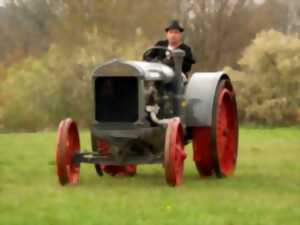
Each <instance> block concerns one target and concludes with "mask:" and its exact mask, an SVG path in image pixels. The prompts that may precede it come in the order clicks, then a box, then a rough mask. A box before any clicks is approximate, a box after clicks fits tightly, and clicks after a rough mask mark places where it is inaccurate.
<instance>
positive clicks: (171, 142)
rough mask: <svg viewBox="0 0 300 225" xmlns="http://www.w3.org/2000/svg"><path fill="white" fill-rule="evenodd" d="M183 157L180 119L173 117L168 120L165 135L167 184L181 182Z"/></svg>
mask: <svg viewBox="0 0 300 225" xmlns="http://www.w3.org/2000/svg"><path fill="white" fill-rule="evenodd" d="M185 158H186V155H185V153H184V141H183V129H182V126H181V123H180V119H179V118H175V119H173V120H171V121H170V122H169V124H168V127H167V130H166V137H165V154H164V167H165V174H166V181H167V183H168V184H169V185H171V186H177V185H179V184H181V182H182V176H183V169H184V159H185Z"/></svg>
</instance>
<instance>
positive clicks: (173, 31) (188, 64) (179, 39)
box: [144, 20, 195, 78]
mask: <svg viewBox="0 0 300 225" xmlns="http://www.w3.org/2000/svg"><path fill="white" fill-rule="evenodd" d="M165 32H166V40H162V41H158V42H157V43H156V44H155V46H156V47H166V48H168V49H169V50H171V51H173V50H175V49H181V50H183V51H184V52H185V57H184V59H183V64H182V72H183V73H184V75H185V77H186V78H188V73H189V72H190V71H191V69H192V65H193V64H195V60H194V57H193V53H192V50H191V48H190V47H189V46H188V45H186V44H185V43H183V32H184V28H183V27H182V26H181V25H180V23H179V22H178V21H177V20H172V21H171V22H170V23H169V24H168V25H167V27H166V28H165ZM144 60H146V61H154V60H158V61H161V62H163V63H165V64H167V65H169V66H173V64H174V62H173V60H172V59H171V56H170V52H168V51H166V50H164V49H153V50H152V51H151V52H149V54H147V55H146V56H145V57H144Z"/></svg>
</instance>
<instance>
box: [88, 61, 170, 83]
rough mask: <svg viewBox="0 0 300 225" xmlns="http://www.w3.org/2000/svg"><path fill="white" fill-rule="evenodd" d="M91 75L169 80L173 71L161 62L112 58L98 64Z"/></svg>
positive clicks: (165, 81) (166, 81)
mask: <svg viewBox="0 0 300 225" xmlns="http://www.w3.org/2000/svg"><path fill="white" fill-rule="evenodd" d="M92 76H93V77H98V76H105V77H122V76H124V77H125V76H126V77H127V76H136V77H143V78H144V79H145V80H146V81H163V82H164V83H168V82H170V81H171V80H172V79H173V78H174V76H175V73H174V71H173V69H172V68H171V67H169V66H167V65H164V64H161V63H152V62H144V61H125V60H118V59H115V60H112V61H110V62H108V63H105V64H104V65H101V66H99V67H98V68H97V69H96V70H95V71H94V72H93V74H92Z"/></svg>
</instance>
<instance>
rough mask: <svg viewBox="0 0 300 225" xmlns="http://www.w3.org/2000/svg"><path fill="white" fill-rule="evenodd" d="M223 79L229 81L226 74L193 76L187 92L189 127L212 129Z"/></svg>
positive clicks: (216, 73)
mask: <svg viewBox="0 0 300 225" xmlns="http://www.w3.org/2000/svg"><path fill="white" fill-rule="evenodd" d="M223 79H229V77H228V75H227V74H225V73H224V72H215V73H194V74H193V75H192V78H191V80H190V81H189V83H188V85H187V87H186V91H185V99H186V101H187V106H186V112H185V120H186V126H187V127H210V126H211V125H212V117H213V106H214V100H215V95H216V91H217V88H218V84H219V82H220V81H221V80H223Z"/></svg>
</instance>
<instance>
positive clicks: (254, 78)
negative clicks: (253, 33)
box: [233, 30, 300, 125]
mask: <svg viewBox="0 0 300 225" xmlns="http://www.w3.org/2000/svg"><path fill="white" fill-rule="evenodd" d="M299 53H300V40H299V38H298V37H297V36H287V35H284V34H282V33H280V32H276V31H273V30H270V31H265V32H262V33H260V34H258V35H257V37H256V39H255V40H254V41H253V43H252V44H251V45H250V46H249V47H248V48H247V49H246V50H245V52H244V54H243V57H242V59H241V60H240V61H239V64H240V66H241V71H242V75H240V79H239V81H237V82H236V86H237V97H238V103H239V112H240V116H241V119H242V120H243V121H248V122H257V123H262V124H268V125H274V124H285V123H295V122H297V120H299V118H298V113H299V108H300V77H299V73H300V56H299ZM233 73H235V71H233Z"/></svg>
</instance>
